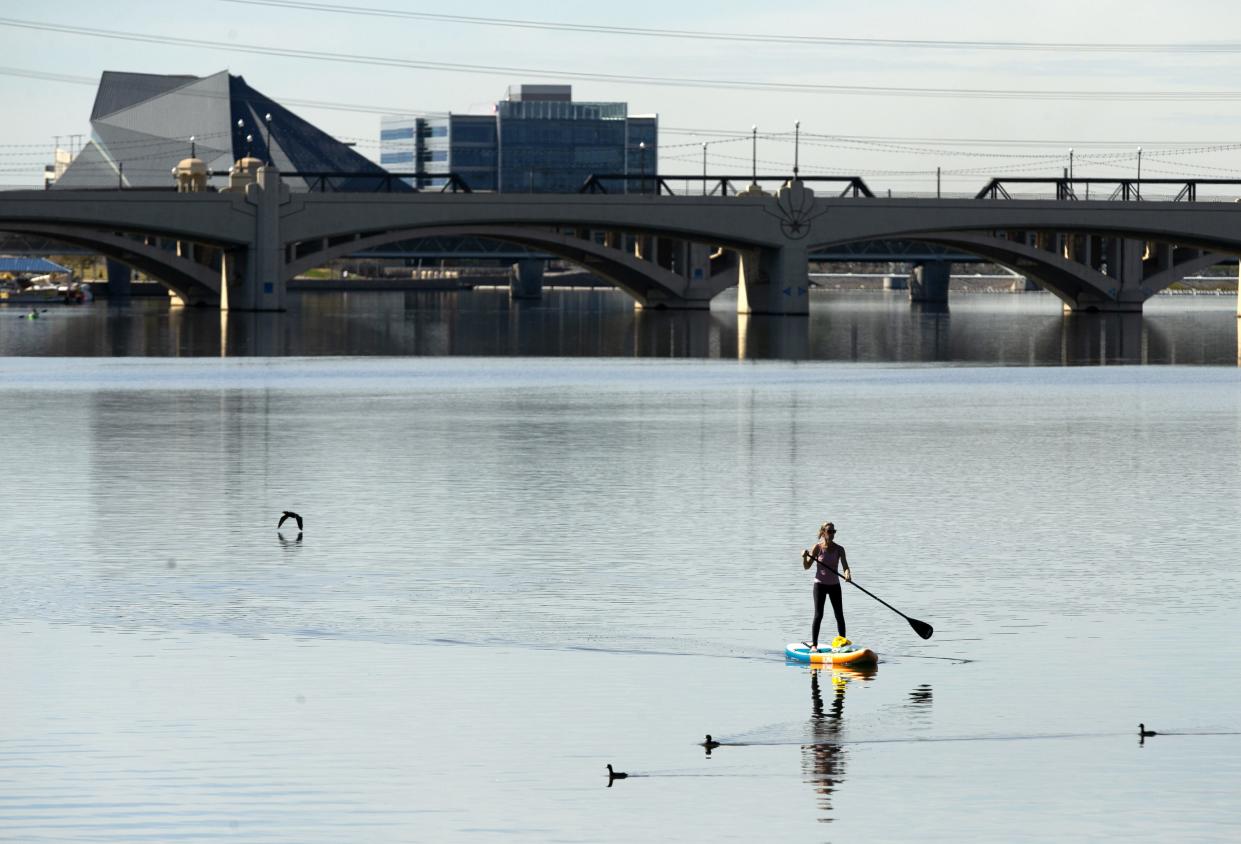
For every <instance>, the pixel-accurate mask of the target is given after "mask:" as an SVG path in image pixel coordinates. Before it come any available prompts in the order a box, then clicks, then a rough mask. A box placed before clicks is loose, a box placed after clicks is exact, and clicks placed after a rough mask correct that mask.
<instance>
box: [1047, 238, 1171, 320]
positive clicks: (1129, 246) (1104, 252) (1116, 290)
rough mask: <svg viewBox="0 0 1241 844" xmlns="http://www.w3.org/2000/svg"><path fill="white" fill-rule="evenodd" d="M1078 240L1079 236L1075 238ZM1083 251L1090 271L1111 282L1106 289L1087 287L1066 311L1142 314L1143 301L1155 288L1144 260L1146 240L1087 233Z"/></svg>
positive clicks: (1068, 301)
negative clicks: (1146, 275) (1145, 272)
mask: <svg viewBox="0 0 1241 844" xmlns="http://www.w3.org/2000/svg"><path fill="white" fill-rule="evenodd" d="M1075 239H1076V238H1075ZM1081 240H1084V241H1085V243H1084V244H1083V248H1082V249H1081V251H1080V252H1079V255H1080V258H1084V259H1085V260H1083V261H1082V263H1084V264H1085V265H1086V267H1087V269H1089V270H1094V271H1096V272H1099V273H1101V274H1102V275H1103V276H1104V277H1105V278H1106V279H1107V280H1108V282H1110V284H1109V286H1108V288H1107V289H1106V291H1099V290H1096V289H1092V288H1089V287H1083V289H1082V290H1081V292H1079V293H1078V294H1077V295H1076V296H1075V297H1073V298H1072V299H1071V300H1065V301H1064V310H1065V311H1066V312H1072V311H1086V312H1088V313H1115V314H1124V313H1141V312H1142V304H1143V303H1144V302H1145V301H1146V300H1147V299H1149V298H1150V297H1151V295H1152V293H1153V292H1154V291H1152V290H1151V289H1150V288H1149V287H1147V285H1146V284H1145V283H1144V281H1145V279H1144V278H1143V269H1142V259H1143V255H1144V253H1145V251H1146V242H1145V241H1142V240H1133V239H1131V238H1121V237H1097V236H1086V237H1085V238H1081Z"/></svg>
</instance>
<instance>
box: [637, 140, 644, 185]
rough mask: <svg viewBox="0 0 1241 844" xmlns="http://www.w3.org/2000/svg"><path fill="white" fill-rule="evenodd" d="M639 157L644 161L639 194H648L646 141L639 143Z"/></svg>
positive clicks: (639, 182)
mask: <svg viewBox="0 0 1241 844" xmlns="http://www.w3.org/2000/svg"><path fill="white" fill-rule="evenodd" d="M638 155H639V158H640V159H641V161H642V165H641V167H642V169H641V171H640V172H641V174H642V177H641V178H640V179H639V180H638V193H646V141H638Z"/></svg>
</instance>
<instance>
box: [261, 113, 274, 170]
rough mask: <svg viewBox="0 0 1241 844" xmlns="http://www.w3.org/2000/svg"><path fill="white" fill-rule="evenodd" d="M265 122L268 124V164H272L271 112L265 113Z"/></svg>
mask: <svg viewBox="0 0 1241 844" xmlns="http://www.w3.org/2000/svg"><path fill="white" fill-rule="evenodd" d="M263 122H265V123H266V124H267V166H268V167H270V166H271V163H272V161H271V112H270V111H269V112H267V114H264V115H263Z"/></svg>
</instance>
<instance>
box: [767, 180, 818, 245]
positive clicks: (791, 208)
mask: <svg viewBox="0 0 1241 844" xmlns="http://www.w3.org/2000/svg"><path fill="white" fill-rule="evenodd" d="M772 204H773V205H774V206H775V208H774V209H773V208H764V209H763V211H764V212H765V213H767V214H770V215H771V216H773V217H775V218H776V219H777V220H779V221H780V231H781V232H783V233H784V236H785V237H787V238H788V239H789V240H801V239H802V238H804V237H805V236H806V235H808V234H810V224H811V223H812V222H813V221H814V220H815V218H817V217H822V216H823V215H824V214H826V213H827V209H826V208H822V209H820V210H818V211H815V207H814V191H812V190H810V188H808V187H806V186H805V185H803V184H802V183H801V182H800V181H793V182H790V183H788V184H787V185H785V186H784V187H782V188H780V192H779V193H778V194H776V197H775V201H774V202H773V203H772Z"/></svg>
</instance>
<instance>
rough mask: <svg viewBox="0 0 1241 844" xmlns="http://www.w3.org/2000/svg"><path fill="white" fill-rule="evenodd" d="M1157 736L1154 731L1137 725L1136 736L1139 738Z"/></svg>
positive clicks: (1143, 725)
mask: <svg viewBox="0 0 1241 844" xmlns="http://www.w3.org/2000/svg"><path fill="white" fill-rule="evenodd" d="M1157 735H1159V733H1157V732H1155V731H1154V730H1148V729H1146V725H1145V724H1138V736H1139V737H1140V738H1147V737H1149V736H1157Z"/></svg>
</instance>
